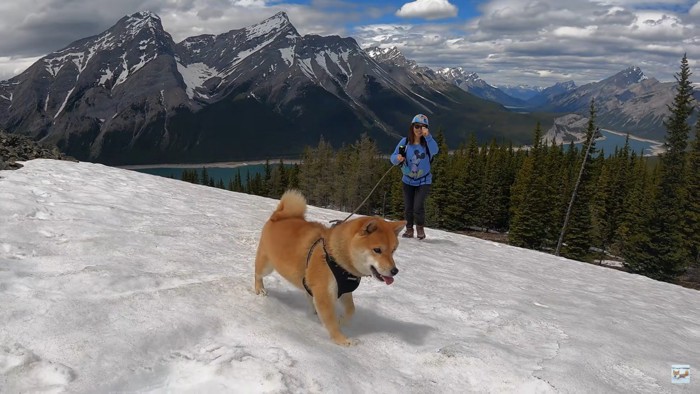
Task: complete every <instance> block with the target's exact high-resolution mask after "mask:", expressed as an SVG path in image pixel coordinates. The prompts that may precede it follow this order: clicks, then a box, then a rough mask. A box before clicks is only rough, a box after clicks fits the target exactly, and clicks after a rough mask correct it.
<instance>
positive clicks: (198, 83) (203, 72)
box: [0, 12, 536, 164]
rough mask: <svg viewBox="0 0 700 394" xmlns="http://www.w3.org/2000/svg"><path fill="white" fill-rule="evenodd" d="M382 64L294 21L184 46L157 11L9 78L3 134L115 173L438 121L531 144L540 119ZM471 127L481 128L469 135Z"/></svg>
mask: <svg viewBox="0 0 700 394" xmlns="http://www.w3.org/2000/svg"><path fill="white" fill-rule="evenodd" d="M395 55H396V54H392V53H388V52H387V53H385V54H384V56H385V58H384V59H382V60H375V58H373V57H372V56H370V55H369V54H368V53H367V52H365V51H364V50H362V49H361V48H360V47H359V45H358V44H357V42H356V41H355V40H354V39H352V38H341V37H337V36H328V37H324V36H317V35H307V36H301V35H299V33H298V32H297V30H296V29H295V28H294V26H293V25H292V24H291V23H290V22H289V19H288V17H287V15H286V14H285V13H278V14H276V15H274V16H272V17H270V18H268V19H266V20H264V21H261V22H260V23H256V24H253V25H251V26H249V27H246V28H243V29H237V30H231V31H229V32H227V33H223V34H220V35H202V36H197V37H190V38H187V39H185V40H184V41H182V42H180V43H177V44H176V43H174V42H173V40H172V38H171V36H170V35H169V34H168V33H167V32H165V31H164V30H163V27H162V24H161V21H160V18H159V17H158V16H157V15H155V14H152V13H150V12H141V13H136V14H133V15H130V16H126V17H124V18H122V19H121V20H119V21H118V22H117V23H116V24H115V25H114V26H113V27H111V28H110V29H108V30H106V31H105V32H103V33H101V34H99V35H96V36H93V37H88V38H85V39H82V40H78V41H76V42H73V43H72V44H70V45H69V46H67V47H66V48H64V49H61V50H59V51H56V52H54V53H51V54H49V55H47V56H45V57H43V58H42V59H40V60H39V61H37V62H36V63H34V64H33V65H32V66H30V67H29V68H28V69H27V70H26V71H25V72H23V73H22V74H20V75H18V76H16V77H14V78H12V79H10V80H8V81H2V82H0V127H3V128H5V129H7V130H8V131H9V132H12V133H19V134H24V135H28V136H31V137H33V138H34V139H37V140H43V141H46V142H50V143H55V144H56V145H58V146H59V147H60V148H61V149H62V151H63V152H65V153H66V154H69V155H71V156H73V157H76V158H78V159H81V160H91V161H98V162H103V163H108V164H140V163H163V162H169V163H177V162H213V161H226V160H248V159H256V158H257V159H261V158H266V157H284V156H290V155H298V154H300V153H301V152H302V150H303V148H304V146H307V145H316V144H317V143H318V141H319V138H320V137H321V135H323V137H324V138H325V139H326V141H329V142H330V143H331V144H333V145H334V146H340V145H341V144H344V143H351V142H353V141H355V140H356V139H358V138H359V136H360V135H361V134H362V133H367V134H368V135H369V136H370V137H372V138H374V139H375V140H376V141H377V143H378V144H379V146H380V148H381V149H384V150H388V149H390V148H393V145H394V144H395V143H396V141H397V140H398V138H399V137H400V136H402V135H404V134H405V133H406V128H407V123H408V119H410V117H411V116H412V115H413V114H415V113H419V112H421V113H426V114H427V115H428V116H429V117H430V119H431V125H432V126H433V130H437V129H438V128H442V129H443V130H444V132H445V135H446V137H447V139H448V140H450V141H453V142H454V143H458V142H460V141H463V140H465V139H466V138H467V137H468V136H469V134H471V133H474V134H476V136H477V138H479V139H480V140H488V139H491V138H500V139H506V140H510V141H513V142H515V143H525V142H527V141H529V139H530V138H531V134H532V128H533V127H534V126H533V125H534V124H535V123H536V119H535V117H534V116H531V115H522V114H515V113H511V112H509V111H507V110H505V109H504V108H502V107H501V106H500V105H498V104H495V103H492V102H489V101H486V100H483V99H480V98H478V97H476V96H474V95H472V94H469V93H467V92H465V91H463V90H462V89H460V88H459V87H457V86H455V85H454V84H452V83H450V82H449V81H446V80H445V79H444V78H442V77H441V76H439V75H438V74H437V73H436V72H434V71H432V70H430V69H427V68H423V67H419V66H417V65H416V64H415V62H412V61H409V60H406V59H400V58H398V57H395V58H393V59H392V60H391V61H385V60H388V59H390V58H391V56H395ZM464 125H469V127H468V128H467V127H464Z"/></svg>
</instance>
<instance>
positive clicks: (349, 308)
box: [340, 293, 355, 326]
mask: <svg viewBox="0 0 700 394" xmlns="http://www.w3.org/2000/svg"><path fill="white" fill-rule="evenodd" d="M340 303H341V304H343V308H344V309H345V311H344V313H343V316H341V317H340V325H341V326H343V325H345V324H347V323H348V322H349V321H350V319H352V315H354V314H355V302H354V301H353V299H352V293H345V294H343V295H341V296H340Z"/></svg>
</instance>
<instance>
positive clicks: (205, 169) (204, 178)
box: [201, 167, 210, 186]
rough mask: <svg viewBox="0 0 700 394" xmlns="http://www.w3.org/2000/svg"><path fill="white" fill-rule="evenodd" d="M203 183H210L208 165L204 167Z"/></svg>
mask: <svg viewBox="0 0 700 394" xmlns="http://www.w3.org/2000/svg"><path fill="white" fill-rule="evenodd" d="M201 182H202V185H205V186H206V185H209V182H210V180H209V171H207V167H202V179H201Z"/></svg>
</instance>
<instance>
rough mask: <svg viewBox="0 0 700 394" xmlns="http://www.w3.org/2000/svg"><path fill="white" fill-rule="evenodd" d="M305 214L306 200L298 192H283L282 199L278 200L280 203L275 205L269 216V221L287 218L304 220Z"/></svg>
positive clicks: (291, 190) (292, 190)
mask: <svg viewBox="0 0 700 394" xmlns="http://www.w3.org/2000/svg"><path fill="white" fill-rule="evenodd" d="M305 213H306V198H304V195H303V194H301V192H300V191H298V190H294V189H290V190H287V191H286V192H284V194H283V195H282V198H280V203H279V204H278V205H277V209H275V211H274V212H272V216H270V221H271V222H275V221H277V220H282V219H288V218H302V219H303V218H304V214H305Z"/></svg>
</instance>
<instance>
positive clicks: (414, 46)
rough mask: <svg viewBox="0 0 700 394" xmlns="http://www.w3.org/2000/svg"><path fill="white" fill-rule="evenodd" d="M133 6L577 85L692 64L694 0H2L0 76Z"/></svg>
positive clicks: (193, 31)
mask: <svg viewBox="0 0 700 394" xmlns="http://www.w3.org/2000/svg"><path fill="white" fill-rule="evenodd" d="M137 11H151V12H154V13H156V14H158V15H159V16H160V18H161V20H162V23H163V26H164V28H165V29H166V30H167V31H168V32H169V33H170V34H171V35H172V36H173V38H174V39H175V41H176V42H177V41H181V40H183V39H184V38H186V37H190V36H194V35H199V34H220V33H224V32H226V31H229V30H233V29H239V28H242V27H246V26H249V25H251V24H254V23H256V22H258V21H261V20H263V19H265V18H267V17H270V16H272V15H273V14H275V13H276V12H279V11H284V12H286V13H287V15H288V16H289V19H290V21H291V22H292V24H293V25H294V26H295V27H296V29H297V30H298V31H299V33H301V34H320V35H340V36H343V37H353V38H355V40H357V42H358V43H359V44H360V45H361V46H362V47H368V46H381V47H397V48H398V49H399V50H400V51H401V52H402V53H403V54H404V55H405V56H406V57H407V58H409V59H412V60H415V61H416V62H417V63H418V64H419V65H421V66H427V67H431V68H442V67H462V68H464V69H465V70H467V71H471V72H476V73H478V74H479V75H480V76H481V77H482V78H483V79H484V80H486V81H487V82H489V83H491V84H494V85H499V84H528V85H534V86H551V85H552V84H554V83H556V82H563V81H569V80H573V81H575V82H576V83H577V84H579V85H581V84H585V83H588V82H593V81H598V80H601V79H603V78H606V77H608V76H611V75H613V74H615V73H617V72H619V71H621V70H623V69H625V68H627V67H629V66H638V67H640V68H641V69H642V70H643V71H644V72H645V74H646V75H647V76H648V77H652V78H657V79H659V80H661V81H673V75H674V73H676V72H678V70H679V65H680V59H681V57H682V56H683V54H684V53H687V54H688V59H689V63H690V66H691V71H693V70H694V69H696V68H697V67H700V2H699V1H698V0H577V1H561V0H481V1H474V0H466V1H456V0H413V1H406V0H389V1H383V0H381V1H380V0H359V1H347V0H303V1H302V0H119V1H114V0H71V1H66V0H33V1H32V2H31V6H28V5H27V3H26V1H25V0H3V1H2V2H1V3H0V36H2V37H3V40H0V80H2V79H8V78H10V77H12V76H14V75H17V74H19V73H20V72H22V71H23V70H24V69H26V68H27V67H28V66H29V65H31V64H32V63H33V62H35V61H37V60H38V59H39V58H40V57H41V56H44V55H46V54H48V53H50V52H52V51H55V50H58V49H60V48H63V47H65V46H66V45H68V44H69V43H71V42H72V41H74V40H77V39H80V38H83V37H87V36H91V35H95V34H99V33H101V32H102V31H104V30H106V29H108V28H109V27H110V26H112V25H113V24H114V23H116V21H117V20H119V19H120V18H121V17H123V16H124V15H130V14H132V13H134V12H137ZM695 76H696V77H697V78H700V71H699V70H695Z"/></svg>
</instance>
